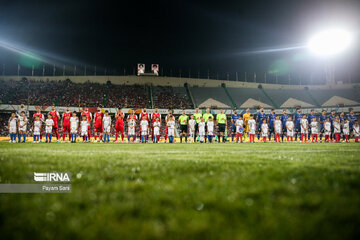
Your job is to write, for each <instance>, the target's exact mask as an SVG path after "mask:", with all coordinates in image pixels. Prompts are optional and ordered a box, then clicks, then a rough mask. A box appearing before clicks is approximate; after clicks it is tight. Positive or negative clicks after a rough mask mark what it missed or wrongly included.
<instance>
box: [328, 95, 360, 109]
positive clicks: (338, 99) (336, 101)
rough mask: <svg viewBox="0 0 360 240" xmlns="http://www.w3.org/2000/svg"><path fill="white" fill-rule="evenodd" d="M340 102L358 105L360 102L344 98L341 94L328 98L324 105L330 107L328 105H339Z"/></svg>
mask: <svg viewBox="0 0 360 240" xmlns="http://www.w3.org/2000/svg"><path fill="white" fill-rule="evenodd" d="M340 104H344V105H357V104H359V103H358V102H356V101H353V100H350V99H347V98H343V97H339V96H333V97H332V98H330V99H329V100H327V101H326V102H325V103H324V104H323V105H322V106H324V107H328V106H337V105H340Z"/></svg>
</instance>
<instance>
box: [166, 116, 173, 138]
mask: <svg viewBox="0 0 360 240" xmlns="http://www.w3.org/2000/svg"><path fill="white" fill-rule="evenodd" d="M167 126H168V136H169V137H170V136H171V137H174V136H175V121H174V120H173V119H172V118H170V120H169V121H168V122H167Z"/></svg>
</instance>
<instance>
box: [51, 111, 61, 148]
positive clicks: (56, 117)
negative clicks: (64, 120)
mask: <svg viewBox="0 0 360 240" xmlns="http://www.w3.org/2000/svg"><path fill="white" fill-rule="evenodd" d="M49 114H50V115H51V116H52V120H53V121H54V126H53V130H54V131H55V135H56V139H57V142H59V127H58V120H60V114H59V112H58V111H56V110H55V106H54V105H52V106H51V111H50V112H49Z"/></svg>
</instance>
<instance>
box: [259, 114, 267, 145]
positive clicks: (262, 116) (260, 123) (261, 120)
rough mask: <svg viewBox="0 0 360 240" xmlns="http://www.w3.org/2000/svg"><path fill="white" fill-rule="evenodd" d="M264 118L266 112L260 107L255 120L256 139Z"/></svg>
mask: <svg viewBox="0 0 360 240" xmlns="http://www.w3.org/2000/svg"><path fill="white" fill-rule="evenodd" d="M264 119H266V114H265V112H264V108H260V112H259V113H258V114H257V121H258V140H259V139H260V133H261V125H262V123H263V120H264Z"/></svg>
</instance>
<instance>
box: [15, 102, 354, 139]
mask: <svg viewBox="0 0 360 240" xmlns="http://www.w3.org/2000/svg"><path fill="white" fill-rule="evenodd" d="M139 118H140V119H139V127H140V140H141V142H143V143H146V142H148V140H149V136H151V139H152V141H153V142H154V143H157V142H159V141H160V137H161V136H160V135H161V134H160V133H161V131H160V129H161V114H160V113H159V112H158V109H155V112H154V113H152V114H149V113H147V112H146V109H144V110H143V111H142V112H141V114H140V115H139ZM115 119H116V122H115V142H118V138H119V136H120V137H121V141H122V142H124V137H125V126H124V119H125V114H124V113H123V112H122V110H121V108H119V109H118V112H117V113H116V115H115ZM60 120H61V121H60ZM59 121H60V124H61V126H62V130H63V136H62V140H63V141H65V138H66V136H67V135H68V137H69V142H76V140H77V137H78V135H80V136H81V137H82V138H83V141H90V139H91V131H90V129H91V122H92V124H93V127H94V141H95V142H97V139H98V138H99V140H100V142H102V141H104V142H109V141H110V135H111V130H112V119H111V116H110V115H109V112H108V111H105V113H103V112H102V111H101V108H98V109H97V112H96V113H95V114H94V118H92V114H91V113H90V112H89V110H88V109H87V108H85V109H84V111H81V121H79V119H78V117H77V113H76V112H73V113H72V112H70V108H69V107H67V108H66V112H64V113H63V114H62V117H60V114H59V113H58V112H57V111H56V110H55V106H52V109H51V111H50V112H49V114H48V116H47V119H46V120H45V117H44V115H43V114H42V113H41V110H40V108H38V109H37V112H36V113H35V114H34V123H33V126H32V130H33V133H34V142H41V141H42V138H43V126H44V125H45V136H46V142H51V140H52V135H53V133H55V136H56V138H57V141H58V142H59V130H58V129H59V124H58V122H59ZM125 122H126V123H127V138H128V142H135V140H136V127H137V123H138V117H137V115H136V114H135V112H134V111H133V110H132V111H131V113H130V114H129V115H128V117H127V118H126V120H125ZM165 122H166V126H165V127H166V128H165V136H164V139H165V142H167V140H169V142H170V143H172V142H174V139H175V137H176V121H175V117H174V116H173V114H172V111H171V110H169V111H168V114H167V115H166V117H165ZM177 122H178V123H179V125H180V142H183V140H184V141H185V142H187V141H188V137H189V138H190V142H196V140H197V139H198V140H199V142H201V143H203V142H207V141H208V142H210V143H212V142H213V141H214V137H215V131H216V130H217V132H218V135H217V138H218V142H221V139H222V142H226V140H225V133H226V128H227V117H226V115H225V114H224V112H223V110H222V109H220V113H219V114H217V115H216V119H215V118H214V116H213V114H212V113H210V109H209V108H208V109H206V113H204V114H201V113H200V112H199V109H198V108H196V109H195V113H194V114H192V115H191V116H190V117H189V116H188V115H186V114H185V110H183V111H182V114H181V115H180V116H179V117H178V121H177ZM79 123H80V128H79ZM231 123H232V141H233V142H234V138H235V137H236V140H235V142H243V141H244V140H245V138H246V137H247V135H249V140H250V142H255V137H256V135H257V138H258V140H259V141H260V140H261V141H263V142H266V140H267V138H268V139H269V141H271V137H272V135H273V136H274V141H275V142H283V141H284V138H285V137H286V139H287V141H293V140H294V139H295V141H297V138H298V136H299V137H300V140H301V141H302V142H306V141H313V142H317V141H318V139H320V141H321V140H322V138H323V137H324V138H325V141H326V142H329V141H334V142H339V141H340V135H341V133H342V134H343V140H345V141H349V139H350V135H351V133H353V136H354V138H355V141H356V142H357V141H358V138H359V124H358V122H357V119H356V117H355V115H354V111H353V110H352V109H350V114H349V116H348V117H347V118H345V117H344V114H340V115H336V114H335V111H332V113H331V115H329V116H327V115H326V111H325V110H324V111H323V112H322V114H321V116H320V117H317V116H316V115H315V113H314V110H312V111H311V113H310V114H309V115H305V114H301V109H297V111H296V113H295V114H294V119H293V118H292V117H291V116H289V115H288V114H287V111H286V109H284V110H283V114H282V115H276V114H275V110H274V109H273V110H272V111H271V114H269V115H268V116H266V114H265V113H264V109H263V108H261V109H260V111H259V113H258V114H257V118H256V119H255V118H254V115H253V114H250V109H247V110H246V112H245V113H244V114H243V116H240V115H238V114H237V110H234V112H233V114H232V116H231ZM27 125H28V119H27V117H26V114H25V112H24V111H22V112H21V113H20V115H19V116H16V114H15V113H13V114H12V115H11V117H10V119H9V131H10V142H25V141H26V132H27ZM310 137H311V140H310ZM16 138H17V139H16Z"/></svg>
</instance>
